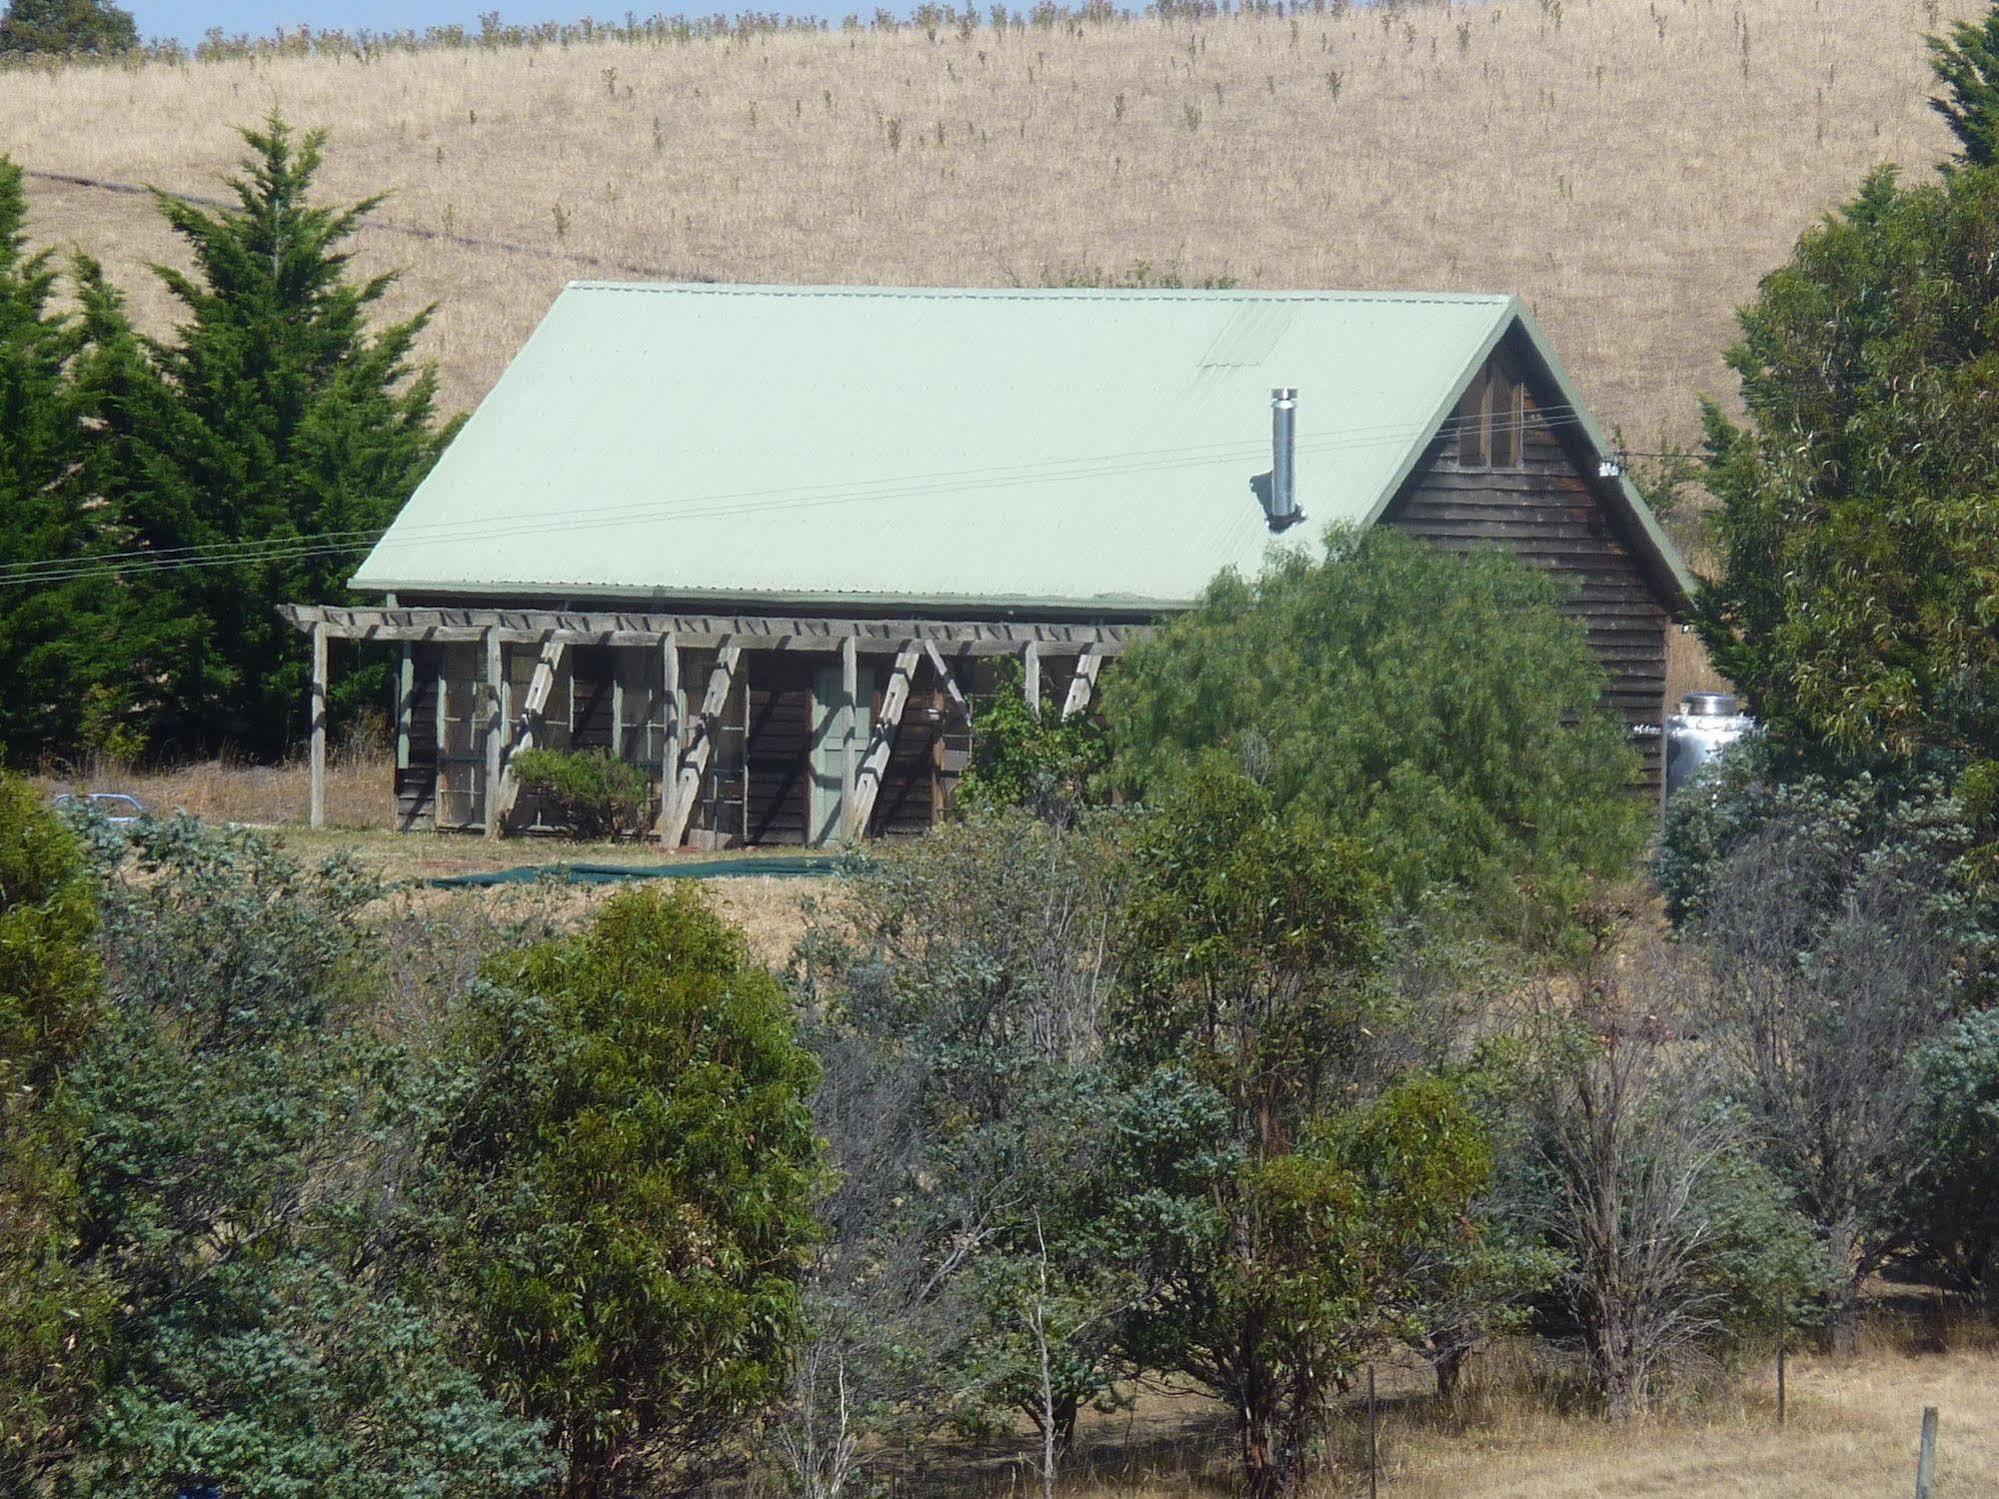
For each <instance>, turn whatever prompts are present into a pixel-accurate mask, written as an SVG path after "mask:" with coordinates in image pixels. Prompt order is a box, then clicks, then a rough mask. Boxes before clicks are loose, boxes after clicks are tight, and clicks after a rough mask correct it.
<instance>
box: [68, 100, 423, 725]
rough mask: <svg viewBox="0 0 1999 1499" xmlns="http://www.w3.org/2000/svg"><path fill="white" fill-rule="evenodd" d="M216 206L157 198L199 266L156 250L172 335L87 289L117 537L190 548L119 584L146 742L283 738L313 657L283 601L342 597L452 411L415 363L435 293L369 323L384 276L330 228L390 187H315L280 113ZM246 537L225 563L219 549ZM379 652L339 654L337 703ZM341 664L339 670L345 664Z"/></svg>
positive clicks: (247, 134) (313, 143)
mask: <svg viewBox="0 0 1999 1499" xmlns="http://www.w3.org/2000/svg"><path fill="white" fill-rule="evenodd" d="M243 138H244V139H245V141H247V142H248V144H249V146H250V150H251V154H250V156H249V157H248V158H247V159H246V160H245V162H244V163H243V169H244V175H243V176H241V177H239V178H237V179H236V180H235V181H233V182H232V183H231V184H230V185H231V187H232V188H233V190H234V192H235V195H236V199H237V206H236V207H234V208H231V209H227V210H223V211H219V212H214V213H210V212H208V211H206V210H203V209H201V208H197V207H195V206H193V205H191V204H188V203H185V202H182V201H180V200H178V199H175V198H171V197H168V196H167V195H165V194H161V195H159V199H158V202H159V206H160V211H161V213H162V214H163V215H164V216H165V217H166V219H167V221H168V223H170V224H171V225H172V226H173V228H174V230H175V231H176V232H177V233H178V234H179V235H180V236H181V237H182V238H183V239H184V240H185V241H186V242H187V244H188V247H189V249H190V250H191V251H192V254H193V259H194V264H195V270H194V273H193V274H192V275H189V274H184V273H182V272H180V271H177V270H173V269H169V268H166V267H155V271H156V273H157V274H158V275H159V276H160V278H161V280H162V281H164V282H165V284H166V286H167V289H168V290H169V291H170V292H172V293H173V295H174V296H175V298H176V299H178V301H179V302H180V303H181V304H182V306H183V308H184V309H185V310H186V319H185V321H183V322H182V323H181V324H180V326H179V328H178V330H177V331H178V338H177V339H176V340H175V341H173V342H172V343H163V342H154V341H145V343H144V349H145V351H146V352H147V354H148V355H149V356H150V357H149V358H146V359H137V358H135V357H134V353H135V351H136V347H137V346H136V345H134V344H132V343H131V341H130V340H131V335H130V332H129V329H127V328H125V327H124V326H123V314H122V312H121V311H120V310H119V309H118V308H117V307H116V305H115V300H113V299H109V298H108V297H107V298H103V299H100V303H99V306H98V309H97V311H98V314H99V316H100V321H101V327H100V329H99V330H98V342H97V347H98V349H99V350H100V351H101V352H102V354H103V359H104V362H103V364H102V365H101V367H100V368H99V370H98V371H97V375H98V377H99V378H101V379H102V380H103V381H104V382H105V385H106V389H105V390H104V391H103V395H104V397H105V398H106V399H107V401H110V402H112V404H114V405H115V406H117V407H122V411H121V410H113V411H111V412H110V413H108V415H107V418H106V419H107V420H108V421H110V422H112V423H113V425H114V427H115V428H116V430H117V432H118V438H119V441H118V451H117V452H116V454H115V456H113V457H111V458H109V459H107V462H108V463H110V464H111V465H113V466H114V467H115V469H116V476H115V477H116V487H117V491H118V492H117V494H116V496H115V498H116V512H117V520H118V523H119V524H120V526H121V527H122V528H123V530H124V532H125V534H126V536H127V537H128V538H129V543H128V544H130V545H133V546H139V547H145V548H150V549H152V550H155V551H161V552H164V551H167V550H168V549H173V548H190V547H191V548H198V549H200V550H201V552H202V553H203V554H204V555H205V556H206V557H207V558H208V559H210V560H209V561H207V562H205V563H204V565H201V566H186V567H175V568H168V569H159V570H155V571H150V572H144V573H140V574H138V575H136V576H135V577H133V578H132V579H131V580H130V590H129V591H130V595H131V597H130V608H131V610H132V612H133V614H134V615H135V617H136V618H137V619H138V620H140V621H143V622H146V628H145V630H144V631H143V632H142V633H144V634H145V635H146V636H147V638H148V640H149V641H151V642H152V644H153V646H154V647H156V648H157V649H159V651H160V652H161V654H160V655H159V657H158V659H157V660H156V661H155V662H154V663H153V665H154V666H155V667H156V669H157V670H156V672H154V673H152V674H147V673H140V674H138V676H137V677H136V678H135V679H134V683H135V685H133V686H132V688H131V690H132V691H133V692H135V693H138V694H141V695H142V697H143V701H142V702H140V703H138V704H135V706H138V707H142V708H143V710H144V711H145V712H146V714H147V716H148V717H149V718H150V721H151V737H152V742H153V745H154V747H155V748H156V749H159V750H163V751H167V752H181V753H185V752H202V751H212V750H214V749H216V748H218V747H220V746H221V745H223V744H229V745H233V746H235V747H237V748H240V749H242V750H244V751H246V752H248V753H250V754H252V755H257V756H271V755H276V754H279V753H282V752H283V751H284V749H285V748H286V747H287V745H288V743H289V742H291V741H292V740H293V738H294V737H295V733H296V730H297V728H298V727H299V726H300V725H301V724H302V721H303V704H304V695H305V685H306V684H305V664H304V658H303V653H302V652H301V651H300V650H299V648H298V643H297V639H296V637H295V636H294V635H293V634H292V632H291V631H290V630H289V629H288V628H287V627H286V626H285V625H284V624H283V623H282V622H281V621H280V620H279V619H278V617H277V614H276V609H277V606H278V605H280V604H283V603H287V602H334V601H337V600H339V599H340V598H342V597H343V596H344V582H345V578H346V575H347V573H348V572H349V571H350V570H351V568H352V566H353V562H354V558H355V554H356V550H357V549H358V547H359V545H360V544H363V543H365V541H366V540H367V539H369V538H370V537H371V536H372V535H373V533H375V532H376V531H379V530H380V529H381V528H383V527H385V526H386V525H387V524H388V522H389V520H390V519H391V518H392V517H393V516H394V515H395V513H396V510H397V509H398V508H399V507H400V506H401V504H402V502H403V501H404V500H405V499H407V498H408V497H409V494H410V491H411V490H412V489H414V488H415V487H416V484H417V482H418V481H419V480H420V479H421V478H422V477H423V475H424V474H425V472H427V471H428V469H429V467H430V465H431V464H432V463H433V462H434V461H435V460H436V458H437V455H438V453H439V452H440V451H441V450H442V448H443V445H444V443H445V442H446V441H447V440H448V438H449V437H450V435H451V433H452V431H453V430H455V424H446V425H445V426H444V427H442V428H440V427H439V426H438V425H437V423H436V421H435V419H434V401H435V395H436V374H435V371H434V370H433V369H432V368H431V367H429V366H418V365H415V364H413V363H412V361H411V357H410V355H411V349H412V347H413V345H414V344H415V341H416V338H417V336H418V335H419V334H420V333H421V332H422V330H423V328H424V326H425V324H426V323H427V322H428V320H429V317H430V312H429V310H428V309H426V310H424V311H422V312H420V313H418V314H417V315H416V316H415V317H413V318H410V319H408V320H406V321H403V322H398V323H392V324H389V325H388V326H386V327H382V328H380V329H379V330H374V329H371V328H370V325H369V315H370V313H371V311H372V310H373V309H374V308H375V306H376V304H377V303H379V302H380V301H381V300H382V298H383V297H384V296H385V295H386V294H387V293H388V291H389V289H390V288H391V287H392V286H393V285H394V283H395V277H394V276H393V275H380V276H376V277H373V278H371V279H368V280H365V281H358V282H357V281H355V280H353V279H351V278H350V276H349V259H350V257H349V253H348V252H347V251H346V250H345V249H343V248H342V247H343V245H344V244H345V242H346V241H347V240H349V239H350V238H351V237H352V236H353V234H354V233H355V231H356V229H357V228H358V226H359V224H360V222H361V220H362V219H363V218H364V217H365V216H366V215H367V214H368V213H369V212H370V211H371V210H372V209H374V208H375V207H376V206H377V204H378V203H379V202H380V201H381V200H380V199H378V198H370V199H367V200H364V201H363V202H360V203H357V204H354V205H352V206H350V207H347V208H345V209H338V210H335V209H329V208H324V207H319V206H316V205H314V204H313V203H311V202H310V201H309V193H310V189H311V186H312V180H313V176H314V174H315V173H316V172H317V171H318V169H319V166H320V163H321V159H322V153H323V150H324V146H325V140H326V137H325V134H324V132H321V131H313V132H309V133H307V134H305V135H303V136H297V137H295V136H294V134H293V132H292V131H291V129H290V127H288V126H287V125H286V124H285V122H284V121H283V120H282V119H281V118H279V117H278V116H277V115H275V114H274V115H272V116H271V117H270V119H268V120H267V121H266V122H265V125H264V127H263V129H261V130H245V131H244V132H243ZM245 544H248V545H249V546H252V547H255V548H257V549H258V551H257V555H256V556H255V557H254V559H252V560H242V559H241V557H240V555H239V559H238V560H236V561H232V562H229V563H227V564H222V565H217V564H215V563H214V562H213V560H212V559H213V558H214V556H215V555H216V549H218V548H232V547H242V546H244V545H245ZM382 670H383V668H380V667H377V668H376V670H375V671H373V672H369V673H354V672H348V673H344V674H343V678H344V680H342V681H341V686H342V689H343V690H344V693H345V696H344V697H341V696H336V698H335V701H334V708H335V711H336V712H339V711H341V709H342V708H343V706H344V705H346V704H351V703H352V702H354V701H357V700H368V698H369V695H371V694H372V695H374V696H379V695H380V693H381V692H382V691H383V690H384V688H385V685H386V684H385V680H384V678H383V676H382ZM337 680H340V679H337Z"/></svg>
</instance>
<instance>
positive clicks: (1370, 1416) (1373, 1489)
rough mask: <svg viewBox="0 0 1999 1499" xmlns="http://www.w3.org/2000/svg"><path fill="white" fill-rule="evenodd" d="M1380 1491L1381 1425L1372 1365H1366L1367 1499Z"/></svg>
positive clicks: (1375, 1496)
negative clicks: (1376, 1403)
mask: <svg viewBox="0 0 1999 1499" xmlns="http://www.w3.org/2000/svg"><path fill="white" fill-rule="evenodd" d="M1380 1493H1381V1426H1380V1416H1379V1412H1378V1410H1377V1409H1376V1407H1375V1403H1374V1365H1373V1364H1369V1365H1368V1366H1367V1499H1377V1496H1378V1495H1379V1494H1380Z"/></svg>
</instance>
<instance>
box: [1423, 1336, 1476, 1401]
mask: <svg viewBox="0 0 1999 1499" xmlns="http://www.w3.org/2000/svg"><path fill="white" fill-rule="evenodd" d="M1470 1352H1471V1349H1470V1348H1468V1347H1466V1346H1465V1345H1464V1344H1462V1343H1447V1344H1445V1345H1444V1347H1442V1348H1441V1349H1439V1350H1438V1351H1437V1355H1436V1357H1435V1358H1434V1359H1433V1360H1431V1362H1432V1364H1433V1365H1434V1366H1435V1368H1436V1371H1437V1398H1438V1399H1439V1400H1440V1401H1442V1402H1443V1403H1444V1404H1445V1405H1449V1404H1451V1403H1452V1402H1453V1401H1455V1400H1456V1399H1457V1398H1458V1381H1459V1380H1460V1379H1461V1378H1462V1377H1463V1375H1464V1372H1465V1358H1466V1356H1467V1355H1468V1354H1470Z"/></svg>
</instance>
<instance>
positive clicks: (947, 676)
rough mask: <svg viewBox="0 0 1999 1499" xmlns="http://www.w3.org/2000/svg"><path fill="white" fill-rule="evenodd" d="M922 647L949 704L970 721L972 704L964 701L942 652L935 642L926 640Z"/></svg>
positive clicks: (964, 718)
mask: <svg viewBox="0 0 1999 1499" xmlns="http://www.w3.org/2000/svg"><path fill="white" fill-rule="evenodd" d="M923 649H924V650H925V651H926V652H928V653H929V656H930V668H931V670H932V671H934V672H936V673H937V683H938V685H939V686H940V687H942V688H943V689H944V695H945V696H946V697H948V698H949V699H950V700H951V706H952V708H954V709H955V710H956V711H957V714H958V716H959V717H960V718H962V719H963V720H964V721H965V722H966V723H967V724H970V723H971V721H972V705H971V704H970V703H968V702H966V701H965V694H964V693H963V692H962V691H961V690H960V689H959V687H958V679H957V678H956V677H954V676H952V675H951V668H950V667H949V666H948V665H946V664H945V661H944V653H943V652H942V651H940V650H938V649H937V642H936V641H934V640H926V641H924V642H923Z"/></svg>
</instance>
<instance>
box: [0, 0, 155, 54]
mask: <svg viewBox="0 0 1999 1499" xmlns="http://www.w3.org/2000/svg"><path fill="white" fill-rule="evenodd" d="M138 45H139V28H138V26H137V25H136V24H135V23H134V22H133V20H132V13H131V12H130V11H129V10H121V9H120V8H119V7H118V6H115V5H112V4H109V3H107V0H13V3H12V4H11V5H9V6H8V7H7V9H6V12H5V14H0V53H6V52H48V53H57V54H65V53H77V52H92V53H110V52H129V51H131V50H132V49H133V48H134V47H136V46H138Z"/></svg>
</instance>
